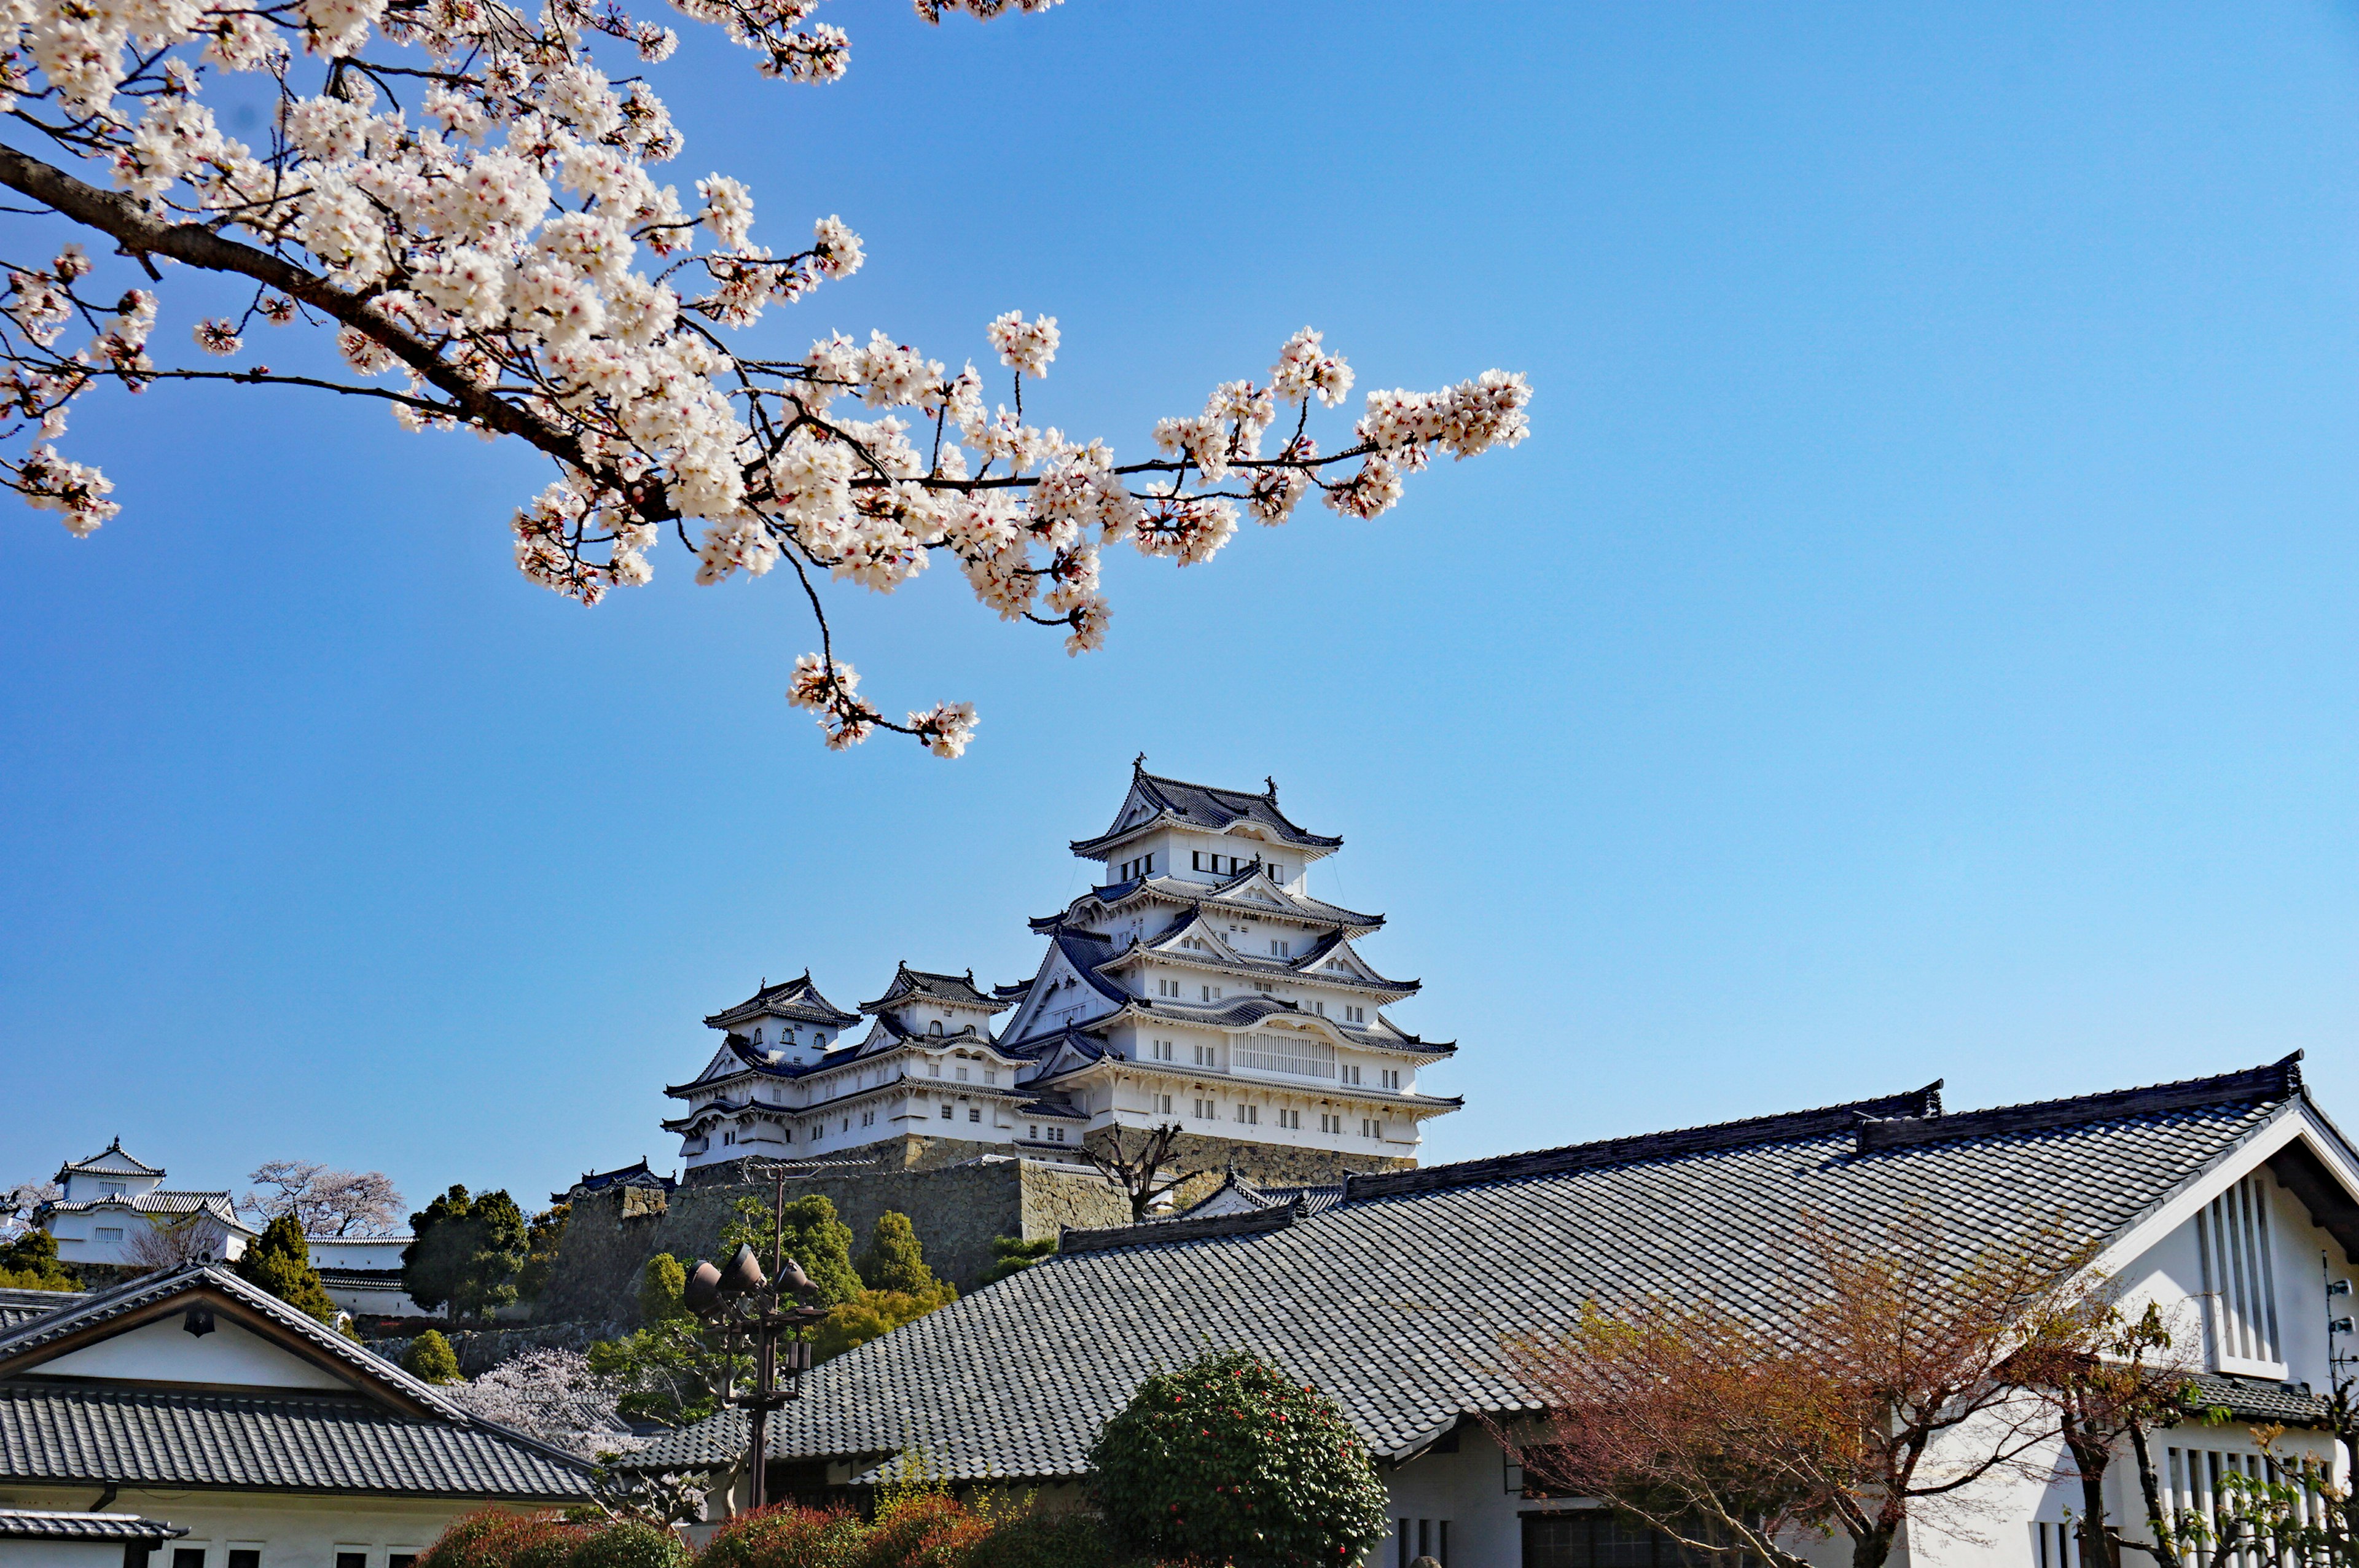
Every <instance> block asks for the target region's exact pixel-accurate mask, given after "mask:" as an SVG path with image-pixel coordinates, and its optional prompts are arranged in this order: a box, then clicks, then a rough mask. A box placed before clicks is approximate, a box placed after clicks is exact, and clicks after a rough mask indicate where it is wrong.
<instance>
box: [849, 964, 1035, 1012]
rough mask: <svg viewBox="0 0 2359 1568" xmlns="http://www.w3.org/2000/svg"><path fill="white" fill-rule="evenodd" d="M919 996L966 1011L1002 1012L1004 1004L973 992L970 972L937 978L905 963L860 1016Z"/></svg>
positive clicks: (931, 972)
mask: <svg viewBox="0 0 2359 1568" xmlns="http://www.w3.org/2000/svg"><path fill="white" fill-rule="evenodd" d="M910 996H919V997H925V998H928V999H929V1000H934V1001H947V1002H952V1003H957V1004H961V1005H963V1006H967V1007H981V1008H988V1009H990V1010H991V1011H994V1012H1000V1011H1006V1007H1007V1003H1006V1001H1004V1000H1001V999H999V998H997V997H993V996H985V995H984V993H983V992H982V991H980V990H978V989H975V983H974V971H973V969H969V970H968V971H967V972H966V973H965V974H963V975H938V974H935V973H934V972H933V971H932V970H930V969H913V968H909V966H908V964H906V963H904V964H900V965H897V966H896V967H895V968H894V970H893V983H892V984H891V985H888V986H886V988H885V994H884V995H883V996H880V997H878V998H877V999H876V1000H874V1001H864V1002H862V1003H861V1004H860V1011H863V1012H875V1011H880V1010H882V1009H884V1008H887V1007H890V1006H892V1005H893V1004H894V1003H896V1002H897V1001H899V1000H901V999H902V998H903V997H910Z"/></svg>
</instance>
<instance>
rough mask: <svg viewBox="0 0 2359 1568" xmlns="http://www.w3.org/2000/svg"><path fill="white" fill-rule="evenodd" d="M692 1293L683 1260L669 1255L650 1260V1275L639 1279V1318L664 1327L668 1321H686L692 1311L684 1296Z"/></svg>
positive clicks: (645, 1274)
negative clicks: (685, 1318) (685, 1303)
mask: <svg viewBox="0 0 2359 1568" xmlns="http://www.w3.org/2000/svg"><path fill="white" fill-rule="evenodd" d="M687 1289H688V1271H687V1270H686V1269H684V1268H682V1267H681V1266H680V1261H679V1259H677V1258H675V1257H673V1256H672V1255H671V1254H670V1253H669V1252H658V1253H657V1254H656V1255H655V1256H654V1257H652V1258H650V1259H648V1260H647V1271H646V1272H645V1273H643V1274H641V1275H640V1276H639V1316H640V1318H641V1319H642V1320H644V1321H646V1322H647V1323H661V1322H663V1321H664V1320H665V1319H666V1318H673V1317H685V1316H686V1315H688V1308H687V1306H686V1305H684V1304H683V1303H681V1301H680V1296H681V1294H682V1292H685V1291H686V1290H687Z"/></svg>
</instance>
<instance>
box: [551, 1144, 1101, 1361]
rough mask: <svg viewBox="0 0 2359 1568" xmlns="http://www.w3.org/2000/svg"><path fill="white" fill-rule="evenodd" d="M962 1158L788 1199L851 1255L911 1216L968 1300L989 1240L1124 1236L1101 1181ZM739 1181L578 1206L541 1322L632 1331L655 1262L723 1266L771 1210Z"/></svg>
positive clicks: (736, 1168) (934, 1259)
mask: <svg viewBox="0 0 2359 1568" xmlns="http://www.w3.org/2000/svg"><path fill="white" fill-rule="evenodd" d="M904 1142H905V1143H907V1144H909V1145H927V1146H928V1147H922V1148H915V1149H909V1150H906V1151H903V1152H904V1153H907V1154H908V1155H909V1156H912V1157H915V1158H919V1159H924V1160H928V1161H931V1160H935V1159H939V1158H941V1157H942V1155H943V1154H944V1153H945V1151H944V1150H943V1149H942V1147H941V1144H943V1143H946V1142H949V1140H931V1139H908V1140H905V1141H904ZM967 1147H968V1148H969V1149H973V1148H974V1147H975V1146H974V1145H968V1146H967ZM964 1159H965V1161H966V1162H964V1163H958V1164H946V1165H934V1164H918V1165H911V1166H904V1167H899V1168H892V1169H884V1170H878V1169H873V1168H872V1169H868V1170H854V1171H852V1172H848V1173H826V1172H822V1173H814V1174H810V1175H803V1176H798V1177H796V1178H794V1179H793V1180H790V1181H789V1182H788V1184H787V1196H788V1198H789V1199H793V1198H796V1197H799V1196H802V1195H807V1194H810V1193H818V1194H821V1195H824V1196H825V1197H826V1198H827V1200H828V1201H829V1202H831V1203H832V1204H833V1205H835V1212H836V1215H837V1217H840V1218H841V1219H842V1220H843V1223H844V1224H845V1225H847V1226H849V1227H852V1234H853V1238H854V1241H853V1251H854V1253H855V1254H856V1253H857V1252H858V1250H859V1249H860V1248H862V1247H864V1246H866V1245H867V1241H868V1234H869V1231H870V1230H871V1229H872V1228H873V1227H875V1223H876V1217H877V1216H879V1215H881V1214H884V1213H886V1212H887V1211H888V1210H893V1211H898V1212H899V1213H902V1214H906V1215H908V1217H909V1222H910V1224H911V1226H912V1227H914V1228H915V1229H916V1231H917V1233H918V1243H919V1246H921V1247H923V1248H924V1249H925V1252H926V1261H927V1262H928V1263H929V1265H931V1266H932V1268H933V1270H934V1271H935V1272H936V1273H937V1274H940V1275H941V1276H942V1277H944V1278H945V1279H948V1280H950V1281H951V1282H952V1283H954V1284H956V1285H957V1286H958V1287H959V1289H961V1290H962V1291H964V1290H971V1289H973V1286H974V1282H975V1281H976V1280H977V1279H978V1278H980V1277H981V1275H982V1274H983V1272H984V1270H986V1269H988V1268H990V1267H991V1265H992V1263H993V1262H994V1261H995V1255H994V1254H993V1252H992V1249H991V1242H992V1238H994V1237H998V1236H1022V1237H1025V1238H1027V1239H1029V1238H1038V1237H1042V1236H1054V1235H1056V1234H1057V1230H1058V1227H1060V1226H1065V1225H1074V1226H1101V1225H1121V1224H1126V1223H1127V1222H1128V1220H1129V1218H1130V1210H1129V1206H1128V1204H1127V1203H1126V1202H1125V1200H1124V1199H1123V1197H1122V1196H1121V1195H1120V1194H1119V1193H1117V1192H1115V1191H1114V1188H1112V1187H1111V1186H1109V1185H1108V1184H1106V1183H1105V1182H1104V1181H1103V1180H1101V1179H1100V1178H1099V1177H1097V1176H1096V1175H1094V1174H1088V1173H1081V1172H1075V1171H1068V1170H1060V1169H1058V1168H1056V1167H1053V1166H1045V1165H1042V1164H1039V1163H1038V1162H1034V1161H1030V1160H1018V1159H1011V1158H1007V1157H1005V1156H1002V1157H999V1158H995V1159H992V1160H989V1161H976V1160H975V1159H974V1157H973V1154H971V1153H970V1154H967V1155H966V1156H964ZM732 1176H735V1177H737V1178H739V1179H737V1180H734V1181H733V1180H731V1179H729V1178H730V1177H732ZM775 1191H776V1189H775V1187H774V1185H773V1184H771V1183H769V1182H746V1181H745V1180H743V1169H742V1166H741V1165H740V1164H738V1163H737V1162H730V1163H729V1164H728V1165H725V1166H704V1167H701V1168H700V1169H699V1170H698V1171H697V1172H695V1173H694V1175H693V1177H692V1178H691V1180H690V1182H688V1183H686V1184H683V1185H682V1186H680V1187H679V1190H677V1191H675V1192H673V1193H671V1194H670V1195H669V1197H667V1195H664V1194H662V1193H657V1192H650V1191H647V1189H644V1188H624V1189H620V1190H610V1191H607V1192H603V1193H594V1194H590V1195H585V1196H583V1197H582V1198H580V1199H577V1200H576V1201H575V1203H574V1205H573V1211H572V1214H571V1217H570V1218H569V1219H568V1220H567V1222H566V1226H565V1239H564V1241H563V1242H562V1243H561V1244H560V1246H559V1249H558V1254H557V1267H556V1270H555V1271H554V1273H553V1275H552V1277H551V1278H550V1281H549V1289H548V1291H547V1292H546V1293H545V1294H544V1295H543V1297H542V1299H541V1309H540V1315H541V1317H542V1318H543V1320H544V1321H554V1320H560V1319H564V1320H575V1321H593V1322H603V1321H606V1320H610V1319H614V1320H623V1321H636V1318H637V1315H638V1305H637V1301H638V1288H639V1281H640V1278H641V1276H642V1275H643V1273H644V1272H645V1271H646V1269H647V1260H648V1259H650V1258H652V1257H654V1256H655V1255H656V1254H657V1253H658V1252H669V1253H670V1254H671V1255H672V1256H673V1257H675V1258H678V1259H679V1260H680V1261H681V1262H682V1263H684V1264H692V1263H693V1262H694V1261H695V1260H697V1259H698V1258H712V1259H714V1260H718V1259H719V1258H720V1255H721V1232H722V1229H723V1227H724V1226H726V1225H728V1224H729V1223H730V1222H731V1221H732V1220H734V1218H735V1217H736V1213H737V1200H738V1199H740V1198H744V1197H753V1198H757V1199H759V1200H760V1201H761V1202H762V1203H763V1204H764V1205H765V1206H767V1205H768V1204H769V1202H770V1200H771V1198H772V1196H773V1195H774V1193H775Z"/></svg>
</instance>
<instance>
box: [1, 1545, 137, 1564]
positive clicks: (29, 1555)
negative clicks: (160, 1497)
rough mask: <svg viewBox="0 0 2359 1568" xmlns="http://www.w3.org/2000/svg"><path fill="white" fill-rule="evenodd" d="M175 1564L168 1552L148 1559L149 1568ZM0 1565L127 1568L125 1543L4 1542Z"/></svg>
mask: <svg viewBox="0 0 2359 1568" xmlns="http://www.w3.org/2000/svg"><path fill="white" fill-rule="evenodd" d="M165 1544H166V1545H167V1546H169V1545H170V1544H171V1543H170V1542H168V1541H167V1542H166V1543H165ZM171 1561H172V1558H171V1553H170V1552H168V1551H167V1552H157V1553H155V1554H154V1555H153V1556H151V1557H149V1558H148V1559H147V1563H148V1568H170V1564H171ZM0 1563H5V1564H7V1568H123V1542H121V1541H0Z"/></svg>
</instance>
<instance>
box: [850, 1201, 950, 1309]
mask: <svg viewBox="0 0 2359 1568" xmlns="http://www.w3.org/2000/svg"><path fill="white" fill-rule="evenodd" d="M860 1281H861V1283H863V1284H864V1285H866V1286H867V1287H868V1288H869V1289H870V1290H872V1291H898V1292H901V1293H903V1294H904V1295H912V1296H929V1295H931V1294H933V1293H934V1287H935V1281H934V1271H932V1270H931V1269H929V1268H928V1267H926V1255H925V1252H924V1250H923V1249H920V1248H919V1245H918V1231H917V1227H915V1226H913V1225H911V1224H910V1223H909V1217H908V1215H906V1214H896V1213H894V1212H893V1211H892V1210H890V1209H887V1210H886V1212H885V1213H883V1214H880V1215H878V1216H877V1217H876V1227H875V1229H874V1230H873V1231H871V1232H870V1233H869V1238H868V1250H867V1251H865V1252H863V1253H862V1254H861V1255H860Z"/></svg>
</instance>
